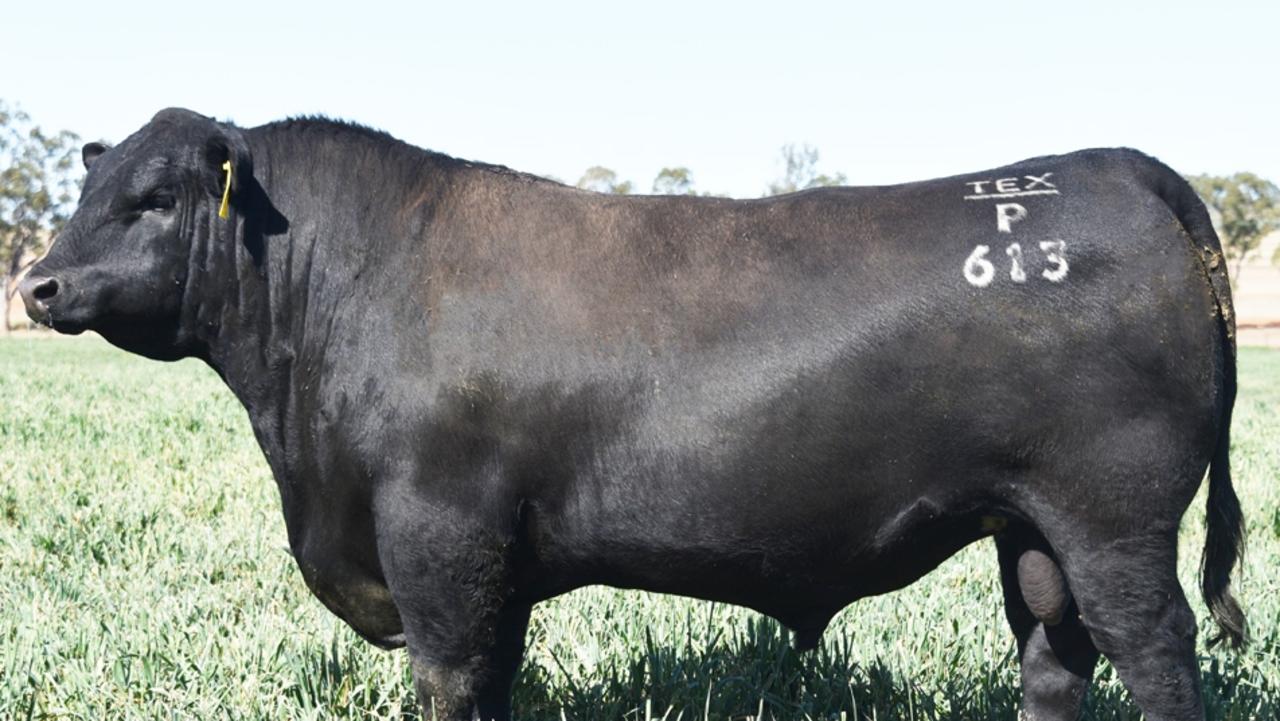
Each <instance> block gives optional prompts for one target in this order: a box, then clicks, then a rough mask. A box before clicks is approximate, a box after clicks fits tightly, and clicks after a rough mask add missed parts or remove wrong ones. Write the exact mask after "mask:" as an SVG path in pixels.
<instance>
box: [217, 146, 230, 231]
mask: <svg viewBox="0 0 1280 721" xmlns="http://www.w3.org/2000/svg"><path fill="white" fill-rule="evenodd" d="M222 169H223V170H225V171H227V187H226V188H224V189H223V191H222V205H220V206H218V217H219V218H225V217H227V215H228V213H227V205H228V203H230V202H231V161H230V160H226V161H223V163H222Z"/></svg>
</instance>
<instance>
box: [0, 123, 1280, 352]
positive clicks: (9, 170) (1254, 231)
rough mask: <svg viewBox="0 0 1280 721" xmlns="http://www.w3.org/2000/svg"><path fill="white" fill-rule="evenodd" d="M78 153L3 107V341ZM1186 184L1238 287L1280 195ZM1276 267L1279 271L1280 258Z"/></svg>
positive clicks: (787, 186)
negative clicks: (1200, 202)
mask: <svg viewBox="0 0 1280 721" xmlns="http://www.w3.org/2000/svg"><path fill="white" fill-rule="evenodd" d="M79 147H80V136H79V135H77V134H76V133H74V132H71V131H69V130H60V131H56V132H47V131H45V130H43V129H42V128H40V126H39V125H37V124H36V123H35V122H34V121H33V120H32V119H31V117H30V116H29V115H27V114H26V113H25V112H23V111H22V110H21V109H20V108H18V107H17V106H16V105H10V104H9V103H7V102H5V101H4V100H0V267H3V272H4V283H3V289H2V290H3V300H2V301H0V318H2V319H3V320H2V321H0V334H6V333H8V332H9V330H10V326H9V307H10V304H11V303H12V302H13V299H14V295H15V294H16V293H17V286H18V281H19V280H21V278H22V275H23V273H25V272H26V270H27V268H29V267H31V265H33V264H34V263H35V261H36V260H37V259H39V257H40V256H41V255H42V254H43V253H44V252H45V250H46V249H47V248H48V246H49V244H50V243H51V242H52V241H53V239H54V238H55V237H56V236H57V234H58V232H59V231H60V230H61V229H62V226H63V225H64V224H65V223H66V222H67V219H68V218H70V216H71V212H72V210H73V209H74V202H75V200H76V198H77V197H78V196H79V191H80V186H81V183H82V182H83V173H82V172H81V170H80V163H79V152H78V151H79ZM780 160H781V167H782V172H781V175H780V176H779V177H778V178H775V179H774V180H773V181H772V182H770V183H769V184H768V185H767V187H766V189H765V192H764V195H766V196H769V195H780V194H782V193H792V192H795V191H797V190H804V189H807V188H818V187H826V186H834V185H844V184H845V182H846V180H847V179H846V177H845V175H844V174H843V173H826V172H821V171H820V170H819V168H818V160H819V153H818V150H817V148H814V147H812V146H810V145H794V144H788V145H784V146H782V149H781V152H780ZM1187 180H1188V181H1190V183H1191V185H1192V187H1194V188H1195V190H1196V192H1197V193H1199V195H1200V197H1201V198H1202V199H1204V201H1205V204H1206V205H1207V206H1208V207H1209V213H1210V215H1211V216H1212V217H1213V222H1214V226H1215V228H1216V229H1217V231H1218V235H1219V237H1220V238H1221V239H1222V245H1223V250H1224V252H1225V254H1226V257H1227V261H1228V264H1229V266H1228V267H1229V271H1230V276H1231V279H1232V282H1233V283H1234V282H1235V281H1237V279H1238V277H1239V274H1240V268H1241V266H1242V264H1243V262H1244V260H1245V259H1246V258H1248V257H1249V256H1250V255H1252V254H1253V253H1254V252H1255V251H1256V250H1257V248H1258V246H1259V245H1260V244H1261V242H1262V239H1263V237H1265V236H1266V235H1267V234H1268V233H1270V232H1271V231H1273V230H1276V229H1277V228H1280V188H1277V186H1276V184H1275V183H1273V182H1271V181H1270V180H1267V179H1265V178H1261V177H1259V176H1257V175H1255V174H1253V173H1248V172H1240V173H1235V174H1234V175H1226V176H1220V175H1193V176H1188V178H1187ZM577 187H579V188H583V189H586V190H593V191H596V192H600V193H615V194H632V193H637V192H641V191H640V190H639V189H638V188H637V187H636V186H635V184H633V183H632V182H631V181H629V180H622V179H620V178H619V177H618V174H617V173H615V172H614V171H613V170H611V169H609V168H606V167H604V166H599V165H597V166H592V167H590V168H587V170H586V171H585V172H584V173H583V174H582V177H581V178H579V179H578V182H577ZM649 192H650V193H653V194H656V195H716V194H715V193H708V192H702V191H699V190H698V189H697V188H695V187H694V177H693V172H692V171H691V170H690V169H689V168H687V167H683V166H676V167H667V168H663V169H662V170H660V171H658V174H657V175H656V176H655V177H654V179H653V182H652V183H651V184H650V188H649ZM1271 261H1272V262H1273V263H1278V264H1280V251H1277V253H1276V254H1275V256H1274V257H1273V258H1272V259H1271Z"/></svg>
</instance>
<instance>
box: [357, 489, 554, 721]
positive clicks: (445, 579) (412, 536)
mask: <svg viewBox="0 0 1280 721" xmlns="http://www.w3.org/2000/svg"><path fill="white" fill-rule="evenodd" d="M375 514H376V521H375V522H376V526H377V535H378V555H379V557H380V559H381V562H382V566H383V570H384V572H385V574H386V578H387V585H388V587H389V588H390V590H391V596H392V598H393V600H394V601H395V604H396V607H397V609H398V610H399V613H400V618H401V619H402V621H403V624H404V633H405V642H406V645H407V646H408V651H409V658H410V664H411V667H412V670H413V678H414V685H415V688H416V689H417V693H418V701H419V703H420V704H421V705H422V709H423V716H424V718H426V719H439V721H507V720H508V719H509V718H510V717H511V684H512V681H513V680H514V678H515V674H516V671H517V669H518V668H519V666H520V661H521V659H522V657H523V654H524V638H525V630H526V627H527V625H528V621H529V610H530V609H529V606H528V605H527V604H521V603H517V602H514V601H513V600H512V598H511V596H512V589H511V587H510V582H509V579H510V568H509V558H510V552H511V541H512V535H511V533H510V532H509V530H510V529H504V528H502V527H501V522H500V520H499V519H500V517H501V514H493V515H494V516H497V517H498V518H489V519H488V520H489V521H493V523H487V522H486V520H482V519H485V518H486V517H487V516H489V515H490V514H486V513H483V512H481V513H477V512H476V509H472V508H468V509H461V508H457V507H454V506H451V505H450V504H448V503H444V502H440V501H439V500H436V499H424V498H421V497H418V496H417V495H416V494H415V493H411V492H407V491H406V490H405V489H404V488H403V487H402V488H401V489H389V490H388V491H387V492H385V493H383V494H380V497H379V499H378V501H377V503H376V504H375Z"/></svg>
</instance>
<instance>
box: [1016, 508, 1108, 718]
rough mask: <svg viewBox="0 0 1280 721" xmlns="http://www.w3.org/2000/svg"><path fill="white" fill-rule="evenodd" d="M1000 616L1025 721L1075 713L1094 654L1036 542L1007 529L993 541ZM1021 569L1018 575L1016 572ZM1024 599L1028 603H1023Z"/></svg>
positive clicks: (1024, 533)
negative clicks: (1010, 638) (1008, 631)
mask: <svg viewBox="0 0 1280 721" xmlns="http://www.w3.org/2000/svg"><path fill="white" fill-rule="evenodd" d="M996 550H997V552H998V553H999V557H1000V581H1001V583H1002V584H1003V586H1004V604H1005V606H1004V608H1005V616H1006V618H1008V619H1009V626H1010V627H1012V629H1013V633H1014V635H1015V636H1016V637H1017V639H1018V658H1019V660H1020V662H1021V665H1022V712H1023V717H1024V718H1027V719H1030V720H1031V721H1070V720H1071V719H1075V718H1076V717H1078V716H1079V714H1080V706H1081V704H1082V703H1083V702H1084V697H1085V693H1086V692H1087V691H1088V689H1089V682H1090V680H1091V679H1092V678H1093V669H1094V666H1095V664H1096V663H1097V660H1098V651H1097V649H1095V648H1094V647H1093V643H1092V642H1091V641H1090V640H1089V634H1088V632H1087V631H1086V630H1085V629H1084V627H1083V626H1082V625H1081V623H1080V619H1079V616H1078V614H1077V613H1076V608H1075V604H1074V603H1073V602H1072V601H1071V599H1070V595H1069V594H1068V593H1066V589H1065V587H1061V588H1059V586H1060V585H1061V584H1060V579H1061V576H1060V575H1056V574H1058V570H1057V566H1056V564H1055V562H1054V561H1053V560H1052V558H1051V555H1050V554H1048V553H1047V551H1048V547H1047V545H1046V544H1045V543H1044V542H1043V540H1042V539H1039V538H1038V537H1036V534H1032V533H1030V532H1029V531H1024V530H1021V529H1016V528H1011V529H1010V530H1009V531H1007V532H1005V533H1002V534H1000V535H999V536H997V537H996ZM1019 566H1021V567H1022V568H1021V572H1020V571H1019ZM1028 596H1030V598H1028Z"/></svg>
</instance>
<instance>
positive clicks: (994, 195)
mask: <svg viewBox="0 0 1280 721" xmlns="http://www.w3.org/2000/svg"><path fill="white" fill-rule="evenodd" d="M970 185H972V183H970ZM1057 194H1058V191H1056V190H1021V191H1018V192H1016V193H982V194H979V195H966V196H964V199H965V200H986V199H987V198H996V199H997V200H998V199H1000V198H1021V197H1022V196H1024V195H1057Z"/></svg>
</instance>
